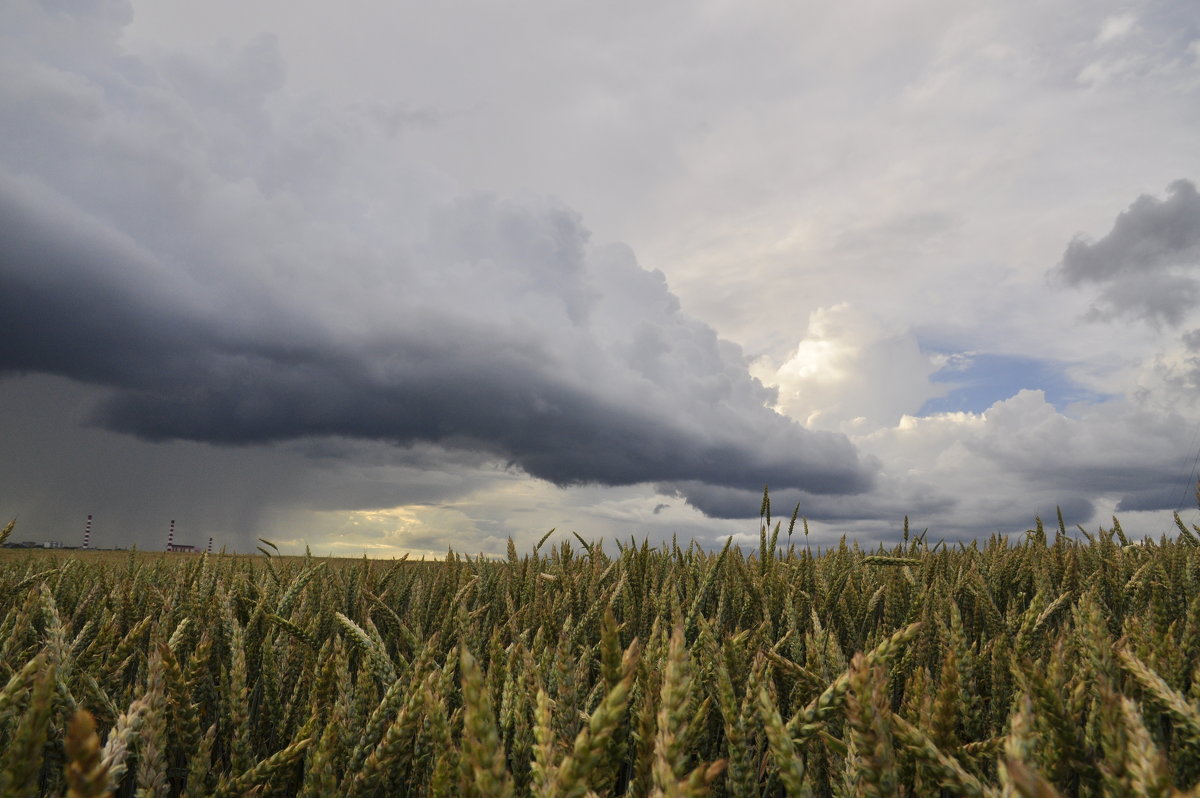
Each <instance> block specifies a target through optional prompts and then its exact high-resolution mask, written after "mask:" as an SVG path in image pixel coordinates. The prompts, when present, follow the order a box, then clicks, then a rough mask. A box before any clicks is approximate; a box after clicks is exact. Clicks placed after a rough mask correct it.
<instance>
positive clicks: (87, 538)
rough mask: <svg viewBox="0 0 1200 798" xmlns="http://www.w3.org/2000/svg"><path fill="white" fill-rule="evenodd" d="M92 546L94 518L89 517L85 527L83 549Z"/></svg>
mask: <svg viewBox="0 0 1200 798" xmlns="http://www.w3.org/2000/svg"><path fill="white" fill-rule="evenodd" d="M91 545H92V517H91V516H90V515H89V516H88V520H87V524H86V525H84V527H83V547H84V548H85V549H87V548H91Z"/></svg>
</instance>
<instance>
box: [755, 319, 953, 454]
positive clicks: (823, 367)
mask: <svg viewBox="0 0 1200 798" xmlns="http://www.w3.org/2000/svg"><path fill="white" fill-rule="evenodd" d="M937 368H938V367H937V365H936V363H935V362H934V359H933V358H932V357H931V356H929V355H927V354H925V353H923V352H921V351H920V347H919V345H918V342H917V340H916V337H915V336H914V335H913V334H912V333H911V332H908V331H903V330H900V331H897V330H888V329H886V328H885V326H884V325H883V324H881V323H880V322H878V321H876V320H874V319H871V318H870V317H869V316H867V315H865V314H864V313H861V312H859V311H857V310H856V309H855V308H853V307H852V306H851V305H850V304H849V303H842V304H839V305H834V306H832V307H828V308H819V309H817V310H815V311H813V313H812V314H810V315H809V319H808V329H807V331H806V332H805V333H804V337H803V338H801V339H800V342H799V344H798V345H797V346H796V348H795V350H794V351H793V352H792V353H791V354H790V355H789V356H788V357H787V359H786V360H784V362H783V363H782V364H780V365H778V366H774V365H773V364H772V363H771V362H770V360H769V359H767V358H763V359H760V360H759V361H758V362H757V363H756V364H755V366H754V374H755V375H756V376H758V378H759V379H761V380H762V381H763V382H764V383H765V384H767V385H770V386H772V387H776V388H778V390H779V398H778V401H777V402H776V407H777V408H778V409H779V410H780V411H781V412H783V413H786V414H787V415H789V416H791V417H792V418H795V419H797V420H798V421H800V422H801V423H803V424H804V425H805V426H807V427H811V428H816V429H829V430H838V431H842V432H854V431H861V430H864V429H866V430H873V429H878V428H879V427H881V426H891V425H893V424H895V423H896V422H897V421H898V420H899V419H900V417H901V416H903V415H905V414H911V413H916V412H917V411H918V410H919V409H920V408H921V406H922V405H923V404H924V403H925V402H926V401H927V400H928V399H930V398H932V397H934V396H939V395H941V394H942V393H944V392H945V389H944V388H942V387H940V386H936V385H934V384H932V383H931V382H930V380H929V377H930V375H932V374H933V373H934V372H935V371H937Z"/></svg>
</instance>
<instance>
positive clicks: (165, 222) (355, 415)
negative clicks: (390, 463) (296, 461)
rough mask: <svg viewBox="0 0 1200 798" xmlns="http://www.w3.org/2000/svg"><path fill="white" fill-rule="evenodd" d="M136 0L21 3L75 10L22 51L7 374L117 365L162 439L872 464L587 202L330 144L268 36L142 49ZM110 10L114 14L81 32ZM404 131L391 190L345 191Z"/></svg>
mask: <svg viewBox="0 0 1200 798" xmlns="http://www.w3.org/2000/svg"><path fill="white" fill-rule="evenodd" d="M118 11H120V9H119V8H116V7H115V6H114V7H113V8H110V9H109V13H108V14H107V16H106V15H98V16H96V17H93V18H87V19H85V18H83V17H72V16H71V15H70V14H68V13H62V14H53V15H52V14H48V13H46V14H42V13H41V9H40V7H36V6H25V5H22V6H20V12H12V11H10V12H9V13H7V14H6V16H7V17H9V18H8V19H7V20H5V21H6V23H8V27H9V30H10V34H9V36H12V35H14V34H13V33H12V30H13V26H14V25H15V26H16V27H17V29H20V28H21V27H26V28H38V29H42V30H43V31H44V32H45V31H50V32H53V33H56V34H59V35H58V37H57V38H55V37H54V36H51V37H48V39H47V41H49V42H50V46H48V47H47V48H46V51H40V52H32V51H26V50H10V51H9V53H10V54H11V55H10V56H9V57H10V58H13V59H22V58H23V59H25V60H24V62H23V63H21V65H20V66H21V69H20V70H11V69H10V70H6V71H5V72H6V74H8V75H9V77H8V78H7V79H6V80H4V81H3V85H0V126H2V127H3V128H4V129H6V130H10V131H11V130H17V129H19V130H21V131H22V135H21V136H20V137H16V138H13V137H6V138H5V139H4V140H3V141H4V143H0V241H3V247H2V249H0V317H3V318H4V319H5V320H6V326H7V330H8V332H7V334H6V335H5V336H3V337H2V338H0V373H8V374H13V373H40V374H50V375H57V376H61V377H67V378H70V379H73V380H77V381H79V382H83V383H87V384H90V385H93V386H97V387H100V388H103V389H104V398H103V399H102V400H100V401H99V402H98V404H97V406H96V407H95V412H94V417H93V418H94V422H95V423H97V424H99V425H100V426H102V427H103V428H105V429H108V430H113V431H118V432H122V433H126V434H129V435H132V436H136V437H138V438H142V439H146V440H164V441H166V440H187V441H199V442H206V443H212V444H218V445H249V444H262V443H268V442H278V441H288V440H297V439H311V438H320V437H341V438H348V439H360V440H367V441H385V442H388V443H391V444H395V445H397V446H401V447H406V446H411V445H414V444H420V443H435V444H438V445H441V446H444V447H447V448H450V449H462V450H467V451H475V452H481V453H485V454H487V455H488V456H491V457H494V458H496V459H499V460H501V461H504V462H507V463H509V464H511V465H513V466H516V467H519V468H520V469H522V470H524V471H525V472H527V473H529V474H531V475H533V476H536V477H539V478H542V479H545V480H548V481H550V482H552V483H554V484H557V485H570V484H580V483H600V484H606V485H630V484H637V483H645V482H667V481H670V482H681V483H684V482H686V483H694V484H697V485H718V486H728V487H731V488H739V489H744V490H754V489H761V486H762V485H763V484H764V483H770V484H772V485H778V486H780V487H781V488H784V487H790V488H795V489H803V490H805V491H808V492H811V493H814V494H831V493H832V494H840V493H854V492H860V491H864V490H866V489H868V488H869V487H870V486H871V484H872V479H873V473H874V471H875V469H876V468H877V465H876V464H875V463H874V461H873V460H871V459H870V458H866V457H863V456H860V454H859V452H858V451H857V450H856V449H855V447H854V446H853V445H852V444H851V443H850V442H849V440H848V439H847V438H846V437H845V436H843V435H840V434H836V433H831V432H814V431H808V430H805V429H804V428H803V427H801V426H800V425H799V424H798V423H796V422H795V421H792V420H791V419H789V418H787V417H785V416H782V415H780V414H778V413H776V412H775V411H773V410H772V409H770V407H769V405H771V404H772V403H773V402H774V400H775V394H774V392H773V391H772V390H768V389H766V388H764V387H763V385H762V384H761V383H760V382H758V381H757V380H756V379H754V378H752V377H751V376H750V375H749V373H748V371H747V366H746V362H745V358H744V357H743V355H742V352H741V350H740V349H739V348H738V347H737V346H736V345H734V344H732V343H729V342H727V341H724V340H721V339H720V338H719V337H718V336H717V334H716V333H715V331H714V330H713V329H712V328H711V327H709V326H708V325H706V324H704V323H702V322H700V321H698V320H696V319H694V318H692V317H690V316H688V315H687V314H686V313H684V312H683V311H682V310H681V309H680V305H679V302H678V300H677V299H676V297H675V296H674V295H673V294H672V293H671V291H670V290H669V288H668V286H667V284H666V281H665V278H664V277H663V275H662V274H661V273H660V272H656V271H650V270H647V269H645V268H643V267H642V266H641V265H639V263H638V262H637V260H636V259H635V257H634V256H633V254H632V252H630V251H629V249H628V248H626V247H623V246H621V245H608V246H600V245H596V244H594V243H593V242H592V241H591V240H590V235H589V232H588V230H587V229H586V228H585V227H584V225H583V223H582V220H581V218H580V217H579V215H578V214H576V213H575V212H573V211H572V210H570V209H569V208H568V207H566V206H564V205H563V204H561V203H559V202H557V201H553V200H548V199H542V198H538V197H532V198H531V197H522V198H518V199H507V198H502V197H498V196H496V195H494V194H491V193H487V192H460V191H457V190H449V191H448V190H446V186H445V185H444V184H443V183H442V182H439V180H438V178H437V177H436V175H434V176H430V175H428V174H425V173H424V172H423V171H422V169H421V167H420V165H419V164H417V163H415V162H412V161H410V160H407V159H405V158H404V157H403V155H402V154H397V153H395V152H392V151H389V150H388V149H387V145H386V143H385V140H386V139H387V138H388V137H387V136H382V137H379V138H372V134H371V132H370V130H369V129H368V128H367V127H364V128H363V129H362V130H361V131H360V133H361V137H362V138H361V140H360V142H359V144H360V147H361V148H360V150H358V151H352V150H348V149H347V150H340V151H339V150H337V149H336V148H334V149H332V150H331V151H330V152H329V153H327V154H326V155H327V159H326V160H325V161H323V162H322V163H320V164H316V165H314V164H311V163H309V156H310V154H311V152H310V150H309V149H308V148H309V147H310V146H311V142H312V141H314V140H317V141H319V140H320V137H321V134H322V128H321V126H320V124H318V123H315V122H314V123H311V124H306V123H305V122H304V118H306V117H303V116H302V115H301V116H298V115H297V112H296V109H295V108H294V107H292V106H289V105H288V103H287V102H286V101H285V98H284V97H283V96H281V89H282V87H283V86H284V85H285V84H286V79H285V75H286V65H285V64H283V63H282V60H281V58H280V56H279V54H278V52H277V51H276V49H275V48H274V45H273V43H272V41H271V40H270V39H269V38H264V39H259V40H255V41H254V42H251V43H250V44H249V45H247V46H246V47H245V48H243V50H241V51H240V52H239V53H236V54H235V57H232V58H231V59H230V60H229V61H228V63H225V64H223V65H222V66H221V68H220V69H216V68H213V67H211V66H206V65H205V64H204V63H201V62H198V61H196V62H193V61H186V60H184V59H182V58H181V57H178V56H177V57H173V58H171V59H164V60H163V61H161V62H155V61H152V60H146V59H138V58H134V57H133V56H131V55H129V54H127V53H124V52H122V51H121V49H120V45H119V44H118V42H117V37H116V36H114V35H112V30H113V26H118V27H119V25H120V24H121V22H122V20H123V19H124V16H123V15H122V14H121V13H117V12H118ZM89 26H91V27H96V28H99V29H101V30H105V31H107V32H108V34H109V35H106V36H97V37H95V38H90V39H89V38H87V37H83V38H80V37H78V36H68V35H67V34H68V33H70V32H71V31H74V32H75V33H76V34H78V33H79V31H80V30H87V29H89ZM6 40H7V37H6ZM68 47H80V48H83V49H82V50H81V51H80V52H78V53H76V54H75V56H74V57H72V58H66V57H65V56H64V54H63V51H62V49H60V48H68ZM15 74H20V75H21V79H20V80H18V78H16V77H13V76H14V75H15ZM30 75H36V76H39V77H40V78H41V79H40V80H35V81H30V80H29V79H28V78H29V76H30ZM167 88H169V89H170V92H169V99H168V93H167V92H166V91H165V89H167ZM281 107H282V108H283V110H279V109H280V108H281ZM360 121H361V120H355V119H353V118H347V119H346V120H344V123H345V124H346V125H348V126H353V125H356V124H359V122H360ZM363 124H365V123H363ZM268 153H269V154H270V155H269V157H268V156H267V155H266V154H268ZM388 155H391V156H398V160H399V161H401V165H400V166H398V167H397V166H395V165H392V166H386V167H385V166H381V167H380V168H381V169H382V170H384V171H386V172H387V173H388V175H389V176H390V177H391V178H392V179H395V180H398V181H405V182H404V184H403V185H401V186H399V187H398V188H397V190H396V192H395V193H394V194H393V195H391V200H390V202H385V203H380V204H377V205H369V206H368V205H365V204H357V205H356V204H355V203H353V202H348V201H346V202H342V203H341V204H336V203H331V201H332V200H338V199H339V198H342V199H344V198H345V197H347V196H358V195H359V194H358V193H357V192H358V190H359V189H363V188H364V183H367V182H370V181H372V180H378V179H380V177H379V175H378V174H376V173H375V172H374V171H373V163H372V162H371V159H373V158H378V159H380V161H381V162H382V161H384V160H386V157H385V156H388ZM118 167H119V168H118Z"/></svg>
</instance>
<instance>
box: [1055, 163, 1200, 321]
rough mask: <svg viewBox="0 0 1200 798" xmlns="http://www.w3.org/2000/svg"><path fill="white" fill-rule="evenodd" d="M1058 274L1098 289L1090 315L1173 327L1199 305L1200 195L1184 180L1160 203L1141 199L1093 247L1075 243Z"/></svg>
mask: <svg viewBox="0 0 1200 798" xmlns="http://www.w3.org/2000/svg"><path fill="white" fill-rule="evenodd" d="M1058 273H1059V274H1060V275H1061V277H1062V278H1063V279H1064V280H1065V281H1066V282H1067V283H1068V284H1069V285H1075V286H1079V285H1095V286H1099V287H1100V288H1101V293H1100V304H1099V306H1098V308H1097V310H1096V313H1094V314H1093V315H1095V316H1097V317H1102V316H1103V315H1105V313H1104V311H1105V310H1108V311H1111V312H1113V313H1116V314H1117V315H1123V316H1131V317H1134V318H1141V319H1146V320H1148V321H1152V322H1156V323H1161V322H1165V323H1167V324H1169V325H1178V324H1179V323H1181V322H1182V321H1183V319H1184V317H1185V315H1186V314H1187V313H1188V312H1189V311H1191V310H1192V309H1193V308H1195V307H1196V303H1197V300H1200V193H1197V191H1196V186H1195V184H1193V183H1192V182H1191V181H1189V180H1176V181H1174V182H1173V183H1171V185H1170V186H1168V187H1167V198H1166V199H1164V200H1159V199H1155V198H1154V197H1150V196H1146V195H1142V196H1140V197H1138V198H1137V200H1135V201H1134V203H1133V204H1132V205H1130V206H1129V208H1128V210H1126V211H1124V212H1123V213H1121V214H1120V215H1119V216H1118V217H1117V220H1116V222H1115V223H1114V224H1113V228H1112V230H1111V231H1109V233H1108V234H1107V235H1105V236H1104V237H1103V238H1101V239H1099V240H1098V241H1088V240H1086V239H1083V238H1076V239H1075V240H1074V241H1072V242H1071V243H1070V244H1069V245H1068V246H1067V250H1066V253H1065V254H1064V255H1063V258H1062V261H1061V263H1060V264H1059V267H1058Z"/></svg>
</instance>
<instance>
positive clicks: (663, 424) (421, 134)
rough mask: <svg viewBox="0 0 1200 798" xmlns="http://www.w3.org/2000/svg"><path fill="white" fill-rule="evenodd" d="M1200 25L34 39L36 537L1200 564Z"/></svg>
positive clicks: (262, 21)
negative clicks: (960, 553)
mask: <svg viewBox="0 0 1200 798" xmlns="http://www.w3.org/2000/svg"><path fill="white" fill-rule="evenodd" d="M1198 141H1200V6H1198V5H1196V4H1195V3H1193V2H1191V0H1134V1H1133V2H1114V1H1112V0H1038V1H1037V2H1032V1H1030V0H1014V2H1010V3H1003V4H999V3H984V2H965V3H964V2H961V0H953V1H951V0H903V1H902V2H894V0H888V2H882V1H881V0H846V2H842V3H836V4H829V3H815V2H795V3H776V2H758V1H757V0H750V1H749V2H747V0H739V2H721V1H717V0H714V1H712V2H689V3H679V2H673V1H672V0H640V2H636V3H633V2H614V3H604V4H597V3H578V2H574V1H573V0H568V1H567V2H564V1H563V0H553V2H551V1H550V0H524V1H523V2H520V3H517V4H503V5H499V4H495V3H486V2H472V1H471V0H450V2H445V3H438V4H413V3H395V2H382V0H349V1H348V2H346V3H342V4H338V5H336V7H335V6H332V5H330V4H328V3H316V2H311V1H310V0H288V1H287V2H283V0H261V2H254V3H245V2H232V0H210V2H207V3H204V4H196V3H184V2H180V0H154V2H149V1H148V0H147V1H144V2H143V0H138V1H137V2H127V0H96V1H95V2H90V1H89V0H11V1H10V2H6V3H4V4H2V5H0V319H2V320H3V322H2V325H3V326H2V328H0V329H2V334H0V516H3V517H6V518H13V517H15V518H16V519H17V530H16V532H15V533H14V539H31V540H59V541H62V542H63V543H65V544H67V545H77V544H78V543H80V542H81V540H82V531H83V526H84V519H85V518H86V517H87V515H89V514H91V515H93V518H94V522H93V523H94V528H93V541H94V545H97V546H106V547H107V546H112V547H120V546H131V545H138V546H140V547H142V548H151V549H153V548H161V547H162V546H163V545H164V544H165V537H166V530H167V528H168V525H169V523H170V522H171V521H172V520H174V521H175V522H176V526H177V532H176V539H177V541H180V542H190V543H195V544H199V545H203V544H204V543H205V542H206V539H207V538H208V537H209V536H212V537H213V538H214V541H215V543H216V545H217V546H224V547H226V548H228V549H230V550H238V551H253V549H254V547H255V545H257V540H256V538H259V537H263V538H267V539H269V540H271V541H272V542H273V543H275V544H276V545H278V546H279V547H280V549H281V550H283V551H285V552H302V551H303V550H304V548H305V546H308V547H310V548H311V550H312V551H313V553H315V554H335V555H346V556H361V555H362V554H364V553H365V554H367V555H368V556H372V557H395V556H401V555H403V554H405V553H409V554H410V556H416V557H420V556H427V557H437V556H441V555H442V554H444V553H445V552H446V550H447V549H448V548H453V549H454V550H455V551H459V552H465V553H471V554H476V553H483V554H496V553H501V552H503V551H504V549H505V545H506V541H507V540H508V539H509V538H512V539H513V541H514V542H515V543H516V544H517V546H518V548H520V549H523V550H528V549H530V548H531V547H532V546H533V544H534V543H535V542H536V541H537V540H538V539H539V538H541V537H542V535H543V534H545V533H546V531H548V530H550V529H551V528H554V529H557V530H558V534H559V535H560V536H564V537H568V538H569V533H570V532H571V531H575V532H578V533H579V534H580V535H582V536H583V537H584V538H586V539H593V540H594V539H604V540H608V541H611V540H614V539H623V540H628V539H630V538H631V537H632V538H634V539H636V540H639V541H640V540H642V539H643V538H648V539H650V540H651V542H655V543H656V542H660V541H665V540H669V539H670V538H671V537H672V536H675V537H676V538H677V539H678V540H679V541H681V543H686V542H688V541H691V540H695V541H696V542H697V543H699V544H700V545H702V546H713V545H719V543H720V542H723V541H724V539H725V538H726V537H727V536H730V535H732V536H734V538H735V540H737V541H739V542H742V543H746V544H750V545H754V544H756V543H757V539H758V514H759V508H760V501H761V495H762V490H763V486H764V485H768V486H769V487H770V493H771V496H772V506H773V508H774V512H775V515H776V516H777V517H778V516H783V517H785V518H786V517H787V516H789V515H790V514H791V511H792V509H793V508H794V507H795V506H796V505H797V504H798V505H799V508H800V513H801V515H803V516H804V517H805V518H807V519H808V520H809V534H810V538H809V541H810V542H811V543H812V544H814V545H821V546H824V545H831V544H834V543H836V542H837V541H838V540H839V539H840V538H841V536H842V535H846V536H847V537H848V538H851V539H854V540H858V541H860V542H861V543H862V544H863V545H865V546H873V545H876V544H878V543H880V542H884V543H887V542H889V541H895V540H896V539H897V537H898V535H899V534H900V533H899V530H900V528H901V526H902V524H903V519H904V517H905V516H908V517H910V518H911V522H912V524H913V526H914V527H915V528H916V529H923V528H928V529H929V530H930V532H929V535H930V538H931V539H939V538H941V539H946V540H970V539H974V538H985V537H987V536H989V535H991V534H993V533H1002V534H1009V533H1018V534H1019V533H1020V532H1022V531H1023V530H1025V529H1027V528H1029V527H1030V526H1032V525H1033V523H1034V518H1035V516H1039V515H1040V516H1041V517H1042V518H1043V519H1046V520H1047V521H1048V522H1052V521H1053V520H1054V519H1055V511H1056V508H1061V509H1062V512H1063V514H1064V517H1065V518H1066V521H1067V523H1068V524H1069V525H1071V526H1072V527H1074V525H1076V524H1080V525H1083V526H1084V527H1085V528H1087V529H1089V530H1094V529H1095V528H1097V527H1099V526H1101V525H1104V526H1109V525H1111V518H1112V516H1113V514H1114V513H1115V514H1117V515H1118V516H1119V517H1120V519H1121V522H1122V524H1123V526H1124V527H1125V529H1126V530H1127V531H1129V532H1130V533H1133V534H1135V535H1142V534H1145V535H1153V536H1157V535H1159V534H1162V533H1169V532H1171V531H1172V530H1173V529H1174V524H1173V521H1172V517H1171V514H1172V512H1173V511H1176V510H1179V511H1181V513H1182V515H1183V517H1184V519H1185V520H1186V521H1188V522H1189V523H1193V522H1197V521H1200V512H1197V509H1196V499H1195V497H1194V495H1193V492H1194V487H1195V482H1196V478H1197V476H1200V474H1198V473H1197V465H1198V460H1200V404H1198V399H1200V390H1198V389H1200V310H1197V305H1198V303H1200V193H1198V189H1197V186H1198V185H1200V147H1198V146H1197V142H1198Z"/></svg>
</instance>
